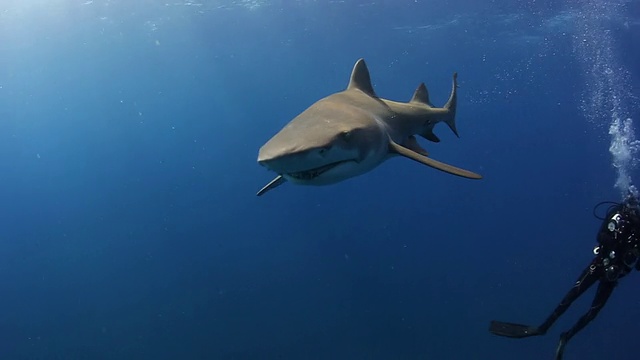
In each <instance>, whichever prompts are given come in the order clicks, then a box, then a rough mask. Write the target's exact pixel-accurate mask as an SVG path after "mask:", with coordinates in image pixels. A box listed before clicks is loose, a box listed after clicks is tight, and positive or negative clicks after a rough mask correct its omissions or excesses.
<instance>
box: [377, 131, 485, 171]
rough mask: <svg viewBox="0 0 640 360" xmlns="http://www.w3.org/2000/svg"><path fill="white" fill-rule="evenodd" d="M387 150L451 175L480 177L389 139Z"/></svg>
mask: <svg viewBox="0 0 640 360" xmlns="http://www.w3.org/2000/svg"><path fill="white" fill-rule="evenodd" d="M389 151H390V152H392V153H396V154H398V155H402V156H404V157H407V158H409V159H411V160H413V161H417V162H419V163H421V164H424V165H427V166H430V167H432V168H434V169H438V170H440V171H444V172H447V173H449V174H452V175H457V176H462V177H465V178H468V179H482V176H481V175H478V174H476V173H474V172H471V171H468V170H464V169H460V168H457V167H455V166H452V165H449V164H445V163H442V162H440V161H437V160H433V159H431V158H428V157H426V156H424V155H420V154H418V153H417V152H415V151H413V150H410V149H407V148H405V147H403V146H400V145H398V144H396V143H395V142H393V141H391V139H389Z"/></svg>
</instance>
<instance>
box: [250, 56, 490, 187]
mask: <svg viewBox="0 0 640 360" xmlns="http://www.w3.org/2000/svg"><path fill="white" fill-rule="evenodd" d="M456 106H457V74H455V73H454V74H453V86H452V90H451V95H450V96H449V100H448V101H447V103H446V104H445V105H444V107H442V108H437V107H434V106H433V105H432V104H431V101H430V100H429V93H428V91H427V88H426V86H425V85H424V83H422V84H420V86H419V87H418V88H417V89H416V91H415V93H414V95H413V97H412V98H411V100H410V101H409V102H407V103H402V102H396V101H391V100H386V99H382V98H380V97H378V96H377V95H376V94H375V92H374V90H373V86H372V85H371V78H370V75H369V70H368V69H367V66H366V64H365V62H364V60H363V59H360V60H358V61H357V62H356V64H355V66H354V67H353V71H352V73H351V79H350V81H349V85H348V86H347V89H346V90H344V91H341V92H338V93H334V94H332V95H329V96H327V97H325V98H323V99H321V100H319V101H317V102H316V103H314V104H313V105H311V106H310V107H309V108H307V109H306V110H305V111H303V112H302V113H300V114H299V115H298V116H296V117H295V118H294V119H293V120H291V122H289V123H288V124H287V125H286V126H285V127H284V128H282V130H280V132H278V133H277V134H276V135H275V136H273V137H272V138H271V139H270V140H269V141H268V142H267V143H266V144H264V145H263V146H262V147H261V148H260V151H259V154H258V163H259V164H260V165H262V166H265V167H266V168H268V169H269V170H272V171H274V172H275V173H277V174H278V176H277V177H276V178H275V179H273V180H272V181H271V182H270V183H269V184H267V185H266V186H265V187H263V188H262V189H261V190H260V191H259V192H258V194H257V195H258V196H260V195H262V194H264V193H265V192H267V191H269V190H271V189H273V188H275V187H277V186H279V185H281V184H283V183H285V182H287V181H289V182H292V183H296V184H302V185H328V184H333V183H336V182H339V181H342V180H345V179H348V178H351V177H354V176H358V175H361V174H364V173H366V172H368V171H370V170H372V169H373V168H375V167H377V166H378V165H380V164H381V163H382V162H384V161H385V160H387V159H389V158H390V157H393V156H398V155H400V156H404V157H407V158H409V159H412V160H414V161H417V162H419V163H421V164H424V165H427V166H430V167H432V168H435V169H438V170H441V171H444V172H447V173H450V174H453V175H457V176H462V177H465V178H469V179H481V178H482V176H480V175H478V174H476V173H473V172H471V171H468V170H463V169H460V168H457V167H454V166H451V165H448V164H445V163H442V162H439V161H437V160H434V159H431V158H429V157H428V153H427V151H426V150H424V149H423V148H422V147H421V146H420V145H419V144H418V142H417V140H416V137H415V135H420V136H422V137H423V138H425V139H427V140H430V141H433V142H439V141H440V140H439V139H438V137H437V136H436V135H435V134H434V133H433V128H434V126H435V125H436V124H437V123H439V122H444V123H446V124H447V125H448V126H449V128H451V130H452V131H453V132H454V134H456V136H458V132H457V130H456V124H455V115H456Z"/></svg>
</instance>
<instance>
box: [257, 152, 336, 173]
mask: <svg viewBox="0 0 640 360" xmlns="http://www.w3.org/2000/svg"><path fill="white" fill-rule="evenodd" d="M330 149H331V146H324V147H319V148H313V149H305V150H298V149H286V150H278V151H273V150H271V149H269V148H265V147H263V148H261V149H260V152H259V153H258V164H260V165H262V166H264V167H266V168H268V169H269V170H272V171H275V172H277V173H279V174H286V173H290V172H296V171H304V170H308V169H311V168H313V167H316V166H321V165H323V164H324V163H325V162H326V157H327V154H329V150H330Z"/></svg>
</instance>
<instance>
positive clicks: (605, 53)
mask: <svg viewBox="0 0 640 360" xmlns="http://www.w3.org/2000/svg"><path fill="white" fill-rule="evenodd" d="M624 6H625V1H624V0H583V1H581V9H580V10H579V11H580V14H579V16H578V21H577V26H578V29H577V30H578V31H577V32H576V35H575V37H574V44H575V45H574V52H575V54H576V56H578V59H579V60H580V61H581V62H582V65H583V67H584V71H585V75H586V81H587V84H586V85H587V86H586V88H587V93H586V94H584V95H585V96H583V99H582V108H583V111H584V113H585V116H586V117H587V119H588V120H589V121H590V122H592V123H593V124H596V125H600V124H602V125H605V124H608V126H609V135H610V136H611V145H610V147H609V151H610V152H611V155H612V157H613V159H612V165H613V167H614V168H615V169H616V171H617V179H616V183H615V187H616V188H617V189H618V190H619V191H620V192H621V195H622V197H625V196H626V195H627V194H628V193H629V192H631V193H634V194H635V193H636V192H637V190H636V188H635V187H634V186H633V185H632V184H633V182H632V180H631V174H630V172H631V170H632V169H633V168H634V166H635V165H636V163H637V160H638V159H637V156H636V155H637V153H638V149H639V148H640V146H639V142H638V140H636V137H635V133H634V126H633V120H632V119H631V117H630V116H629V110H628V109H627V107H630V106H633V105H634V104H633V102H634V100H635V99H634V98H633V97H632V95H631V94H630V93H629V92H628V91H629V89H630V88H631V87H630V81H629V72H628V71H627V70H626V69H625V68H624V67H623V66H622V65H621V64H619V60H618V57H617V56H616V49H617V48H618V47H617V46H616V45H617V44H616V40H615V38H614V36H613V34H612V33H611V27H612V26H613V24H615V23H616V21H617V20H619V19H620V18H621V17H622V16H623V14H624Z"/></svg>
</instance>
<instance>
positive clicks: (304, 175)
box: [287, 160, 350, 180]
mask: <svg viewBox="0 0 640 360" xmlns="http://www.w3.org/2000/svg"><path fill="white" fill-rule="evenodd" d="M348 161H350V160H343V161H338V162H334V163H331V164H328V165H324V166H320V167H317V168H315V169H311V170H305V171H299V172H294V173H288V174H287V176H289V177H292V178H294V179H296V180H312V179H315V178H317V177H318V176H320V175H322V174H323V173H325V172H327V171H329V170H331V169H333V168H334V167H336V166H338V165H340V164H342V163H345V162H348Z"/></svg>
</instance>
